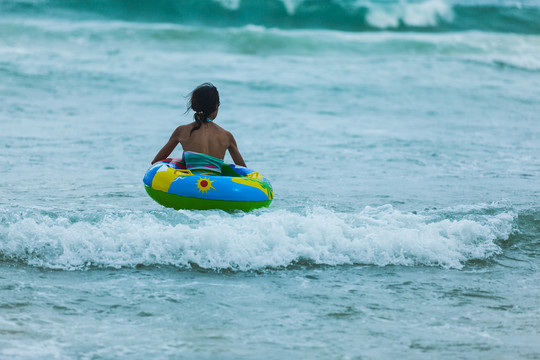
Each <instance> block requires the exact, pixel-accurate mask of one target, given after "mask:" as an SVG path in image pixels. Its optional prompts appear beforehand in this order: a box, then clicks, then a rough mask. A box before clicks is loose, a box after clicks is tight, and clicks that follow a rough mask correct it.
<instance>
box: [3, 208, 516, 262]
mask: <svg viewBox="0 0 540 360" xmlns="http://www.w3.org/2000/svg"><path fill="white" fill-rule="evenodd" d="M0 215H1V216H0V220H1V221H0V259H1V260H4V261H17V262H21V263H24V264H28V265H32V266H38V267H44V268H52V269H64V270H77V269H88V268H93V267H98V268H102V267H106V268H122V267H134V266H137V265H145V266H153V265H170V266H177V267H180V268H190V267H193V266H196V267H200V268H204V269H214V270H223V269H230V270H235V271H249V270H264V269H268V268H270V269H280V268H287V267H289V266H294V265H295V264H298V263H300V264H315V265H327V266H336V265H346V264H368V265H379V266H385V265H401V266H440V267H445V268H456V269H460V268H462V267H463V266H464V265H465V264H466V263H467V262H470V261H485V260H489V259H490V258H492V257H493V256H494V255H496V254H499V253H501V252H502V251H503V249H502V248H501V246H502V245H501V243H499V242H500V241H503V242H504V241H506V240H507V239H508V238H509V236H511V234H512V233H513V232H514V230H515V229H514V225H515V219H516V214H515V213H514V212H512V211H511V210H508V209H504V208H498V207H493V206H477V207H467V208H466V209H464V208H460V209H446V210H441V211H437V212H432V213H430V212H427V213H425V214H416V213H404V212H401V211H399V210H396V209H394V208H393V207H392V206H390V205H385V206H381V207H366V208H365V209H363V210H362V211H360V212H356V213H340V212H334V211H331V210H328V209H324V208H313V209H310V210H307V211H306V212H305V213H303V214H301V213H295V212H290V211H287V210H274V211H272V210H264V211H260V212H255V213H250V214H227V213H223V212H219V211H215V212H204V213H203V212H193V211H180V212H163V213H156V214H148V213H133V212H128V213H124V214H112V213H111V214H105V215H103V214H86V215H83V216H85V218H77V217H74V215H73V214H72V213H64V214H62V213H47V212H40V211H37V210H28V211H21V212H19V213H18V214H17V213H14V212H13V211H9V212H8V211H4V212H3V213H2V214H0ZM168 216H172V218H171V217H169V218H167V217H168Z"/></svg>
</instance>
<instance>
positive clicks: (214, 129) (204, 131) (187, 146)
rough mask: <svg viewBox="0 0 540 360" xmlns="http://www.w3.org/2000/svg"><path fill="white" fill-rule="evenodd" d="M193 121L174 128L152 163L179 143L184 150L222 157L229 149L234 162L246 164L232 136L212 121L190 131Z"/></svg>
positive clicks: (162, 157) (160, 158)
mask: <svg viewBox="0 0 540 360" xmlns="http://www.w3.org/2000/svg"><path fill="white" fill-rule="evenodd" d="M194 125H195V122H192V123H191V124H187V125H181V126H179V127H177V128H176V130H174V132H173V133H172V135H171V138H170V139H169V141H168V142H167V144H165V146H164V147H163V148H162V149H161V150H160V151H159V152H158V154H157V155H156V157H155V158H154V160H153V161H152V164H153V163H155V162H157V161H160V160H163V159H165V158H167V156H169V155H170V154H171V152H172V151H173V150H174V148H175V147H176V145H178V143H180V144H181V145H182V148H183V149H184V151H193V152H197V153H201V154H206V155H210V156H213V157H215V158H219V159H222V160H223V159H224V158H225V153H226V152H227V150H229V153H230V154H231V157H232V159H233V161H234V163H235V164H237V165H241V166H246V164H245V162H244V159H243V158H242V155H240V152H239V151H238V146H237V145H236V140H235V139H234V136H233V135H232V134H231V133H230V132H228V131H227V130H225V129H223V128H222V127H221V126H219V125H216V124H214V123H213V122H210V123H204V124H202V125H201V127H200V128H199V129H197V130H194V131H193V132H191V129H193V126H194Z"/></svg>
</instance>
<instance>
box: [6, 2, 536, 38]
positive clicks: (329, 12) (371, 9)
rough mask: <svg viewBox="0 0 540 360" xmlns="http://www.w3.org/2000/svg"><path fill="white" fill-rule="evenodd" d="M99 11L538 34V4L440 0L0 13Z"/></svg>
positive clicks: (108, 5)
mask: <svg viewBox="0 0 540 360" xmlns="http://www.w3.org/2000/svg"><path fill="white" fill-rule="evenodd" d="M66 11H68V12H70V13H71V14H73V12H76V13H78V14H80V16H81V17H92V16H94V17H95V16H100V17H106V18H115V19H122V20H129V21H150V22H154V21H157V22H170V23H178V24H187V25H193V24H204V25H206V26H218V27H220V26H236V27H238V26H244V25H249V24H253V25H261V26H265V27H277V28H285V29H299V28H318V29H335V30H347V31H354V32H358V31H374V30H391V31H429V32H446V31H463V30H481V31H492V32H512V33H526V34H539V33H540V21H538V19H539V18H540V7H538V6H533V5H526V6H525V5H520V4H517V5H515V4H514V5H491V4H488V5H479V4H467V3H460V4H451V3H449V2H447V1H444V0H423V1H411V0H409V1H403V0H402V1H397V0H396V1H385V2H381V1H375V0H371V1H368V0H365V1H362V0H360V1H353V0H318V1H310V0H257V1H249V0H141V1H132V0H82V1H64V0H13V1H8V2H4V3H2V4H0V13H2V12H3V13H23V14H25V15H28V14H29V13H34V14H38V15H42V14H51V13H54V14H60V15H61V14H62V13H65V12H66Z"/></svg>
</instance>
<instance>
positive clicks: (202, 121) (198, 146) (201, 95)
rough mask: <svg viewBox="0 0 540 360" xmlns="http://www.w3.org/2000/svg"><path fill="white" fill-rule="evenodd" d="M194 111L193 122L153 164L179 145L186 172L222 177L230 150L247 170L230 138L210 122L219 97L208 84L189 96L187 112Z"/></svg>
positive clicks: (177, 132)
mask: <svg viewBox="0 0 540 360" xmlns="http://www.w3.org/2000/svg"><path fill="white" fill-rule="evenodd" d="M189 109H191V110H193V111H195V114H194V115H193V118H194V119H195V122H192V123H191V124H187V125H181V126H179V127H177V128H176V130H174V131H173V133H172V135H171V138H170V139H169V141H168V142H167V144H165V146H164V147H163V148H162V149H161V150H160V151H159V152H158V153H157V155H156V157H155V158H154V160H153V161H152V164H154V163H155V162H157V161H160V160H164V159H166V158H167V157H168V156H169V155H170V154H171V153H172V151H173V150H174V148H175V147H176V145H178V143H180V144H182V148H183V150H184V153H183V155H182V160H183V162H185V164H186V168H187V169H188V170H195V171H205V172H208V171H211V172H213V173H216V174H217V173H219V174H221V166H222V164H223V158H224V157H225V152H226V151H227V150H229V153H230V154H231V157H232V159H233V161H234V163H235V164H236V165H240V166H244V167H245V166H246V164H245V162H244V159H243V158H242V155H240V152H239V151H238V147H237V145H236V141H235V140H234V137H233V135H232V134H231V133H230V132H228V131H227V130H225V129H223V128H222V127H221V126H219V125H217V124H215V123H214V122H213V121H214V119H215V118H216V117H217V114H218V110H219V93H218V91H217V89H216V87H215V86H214V85H212V84H210V83H204V84H202V85H200V86H198V87H197V88H196V89H195V90H193V92H192V93H191V99H190V101H189V103H188V110H189Z"/></svg>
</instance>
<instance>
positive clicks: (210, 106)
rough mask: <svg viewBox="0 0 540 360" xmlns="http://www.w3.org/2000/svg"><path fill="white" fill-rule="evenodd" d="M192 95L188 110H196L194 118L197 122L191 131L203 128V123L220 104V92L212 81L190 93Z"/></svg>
mask: <svg viewBox="0 0 540 360" xmlns="http://www.w3.org/2000/svg"><path fill="white" fill-rule="evenodd" d="M188 96H189V97H190V99H189V102H188V105H187V111H189V110H190V109H191V110H193V111H195V114H193V118H194V119H195V122H196V124H195V125H193V128H192V129H191V132H190V133H189V135H191V133H192V132H194V131H195V130H198V129H200V128H201V126H202V124H203V123H205V122H206V119H207V118H208V117H209V116H210V114H212V113H213V112H214V111H216V109H217V108H218V106H219V93H218V91H217V89H216V87H215V86H214V85H212V84H211V83H204V84H201V85H199V86H197V88H196V89H195V90H193V91H192V92H191V94H189V95H188Z"/></svg>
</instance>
